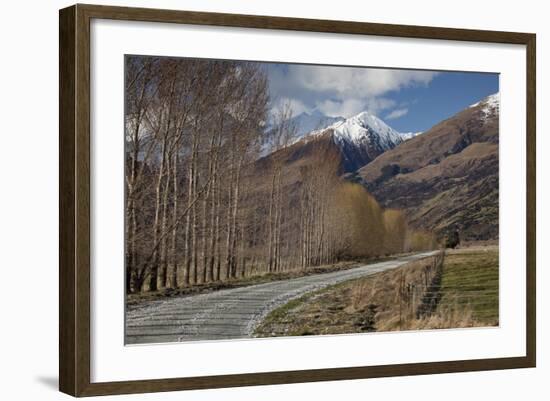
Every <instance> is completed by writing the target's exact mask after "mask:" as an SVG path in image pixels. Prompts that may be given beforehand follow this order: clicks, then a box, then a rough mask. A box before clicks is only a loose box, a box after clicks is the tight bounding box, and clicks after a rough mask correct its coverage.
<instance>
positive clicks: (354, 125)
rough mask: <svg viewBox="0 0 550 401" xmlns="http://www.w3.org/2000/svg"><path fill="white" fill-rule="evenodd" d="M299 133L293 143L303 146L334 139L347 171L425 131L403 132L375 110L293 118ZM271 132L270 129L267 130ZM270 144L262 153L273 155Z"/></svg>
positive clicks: (313, 114)
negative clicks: (341, 115) (373, 112)
mask: <svg viewBox="0 0 550 401" xmlns="http://www.w3.org/2000/svg"><path fill="white" fill-rule="evenodd" d="M292 122H293V123H294V125H295V126H296V128H297V134H296V136H295V137H294V139H293V140H292V142H291V143H290V144H289V146H299V145H300V144H307V143H310V142H312V141H316V140H319V139H320V138H321V137H322V138H330V139H331V141H332V142H333V143H334V144H335V145H336V146H338V148H339V150H340V153H341V154H342V162H343V163H342V165H343V168H344V170H345V172H351V171H355V170H357V169H359V168H361V167H363V166H364V165H366V164H368V163H370V162H371V161H372V160H374V159H375V158H376V157H378V156H379V155H380V154H382V153H384V152H386V151H388V150H390V149H393V148H394V147H396V146H397V145H399V144H400V143H402V142H404V141H406V140H408V139H410V138H413V137H415V136H417V135H419V134H421V132H408V133H405V134H403V133H400V132H398V131H396V130H395V129H393V128H392V127H390V126H389V125H388V124H386V123H385V122H384V121H383V120H382V119H380V118H379V117H377V116H375V115H374V114H372V113H369V112H367V111H363V112H361V113H359V114H357V115H355V116H352V117H349V118H343V117H329V116H326V115H324V114H323V113H322V112H320V111H318V110H315V111H312V112H309V113H308V112H304V113H301V114H299V115H297V116H295V117H293V119H292ZM267 132H268V131H267ZM269 149H270V146H269V143H266V145H264V148H263V151H262V156H265V155H267V154H269Z"/></svg>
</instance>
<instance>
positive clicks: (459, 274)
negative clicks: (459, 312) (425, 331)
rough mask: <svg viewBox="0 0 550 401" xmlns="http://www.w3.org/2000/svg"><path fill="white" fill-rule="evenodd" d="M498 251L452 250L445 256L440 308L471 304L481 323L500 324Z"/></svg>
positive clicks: (473, 312)
mask: <svg viewBox="0 0 550 401" xmlns="http://www.w3.org/2000/svg"><path fill="white" fill-rule="evenodd" d="M498 278H499V276H498V250H494V249H486V250H479V251H475V252H463V251H456V252H451V253H450V254H448V255H447V257H446V259H445V265H444V268H443V277H442V281H441V293H442V298H441V301H440V308H441V307H444V306H446V305H457V306H458V307H469V308H470V309H471V312H472V318H473V320H475V321H478V322H480V323H487V324H498V306H499V300H498V295H499V284H498Z"/></svg>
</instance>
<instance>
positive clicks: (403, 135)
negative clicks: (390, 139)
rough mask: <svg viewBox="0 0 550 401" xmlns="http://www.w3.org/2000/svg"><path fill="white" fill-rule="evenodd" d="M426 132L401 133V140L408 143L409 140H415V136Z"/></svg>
mask: <svg viewBox="0 0 550 401" xmlns="http://www.w3.org/2000/svg"><path fill="white" fill-rule="evenodd" d="M423 133H424V131H418V132H400V135H401V138H403V140H405V141H407V140H409V139H412V138H414V137H415V136H418V135H422V134H423Z"/></svg>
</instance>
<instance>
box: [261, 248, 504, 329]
mask: <svg viewBox="0 0 550 401" xmlns="http://www.w3.org/2000/svg"><path fill="white" fill-rule="evenodd" d="M433 263H434V260H433V258H431V259H424V260H421V261H416V262H413V263H409V264H407V265H405V266H402V267H400V268H397V269H394V270H390V271H387V272H383V273H379V274H376V275H374V276H370V277H366V278H363V279H359V280H354V281H351V282H346V283H342V284H339V285H336V286H333V287H329V288H326V289H324V290H320V291H317V292H315V293H312V294H308V295H306V296H304V297H302V298H299V299H297V300H294V301H292V302H290V303H289V304H287V305H285V306H283V307H281V308H278V309H276V310H275V311H273V312H272V313H271V314H270V315H268V317H267V318H266V320H265V321H264V322H263V323H262V325H261V326H260V327H259V328H258V329H257V331H256V335H258V336H285V335H291V336H297V335H312V334H343V333H357V332H365V331H397V330H423V329H444V328H465V327H484V326H495V325H498V249H497V248H494V247H484V248H482V247H475V248H467V249H457V250H453V251H449V253H448V254H447V255H446V256H445V260H444V262H443V269H442V274H441V275H440V276H439V279H437V278H436V277H435V274H434V272H433V271H432V273H431V275H430V276H429V277H428V278H429V282H428V288H427V287H426V279H427V276H426V267H427V266H431V265H432V264H433ZM438 280H439V281H438ZM434 282H435V284H437V285H435V286H434ZM404 284H405V285H404ZM407 287H408V288H411V287H412V288H417V294H416V296H415V297H412V296H411V295H412V294H411V293H407V291H403V289H404V288H405V289H406V288H407ZM427 294H434V295H435V296H436V297H437V298H436V299H437V302H436V304H435V305H434V306H433V307H432V308H428V309H423V307H425V305H426V300H427V298H426V296H427ZM423 310H424V311H425V312H424V313H419V311H423Z"/></svg>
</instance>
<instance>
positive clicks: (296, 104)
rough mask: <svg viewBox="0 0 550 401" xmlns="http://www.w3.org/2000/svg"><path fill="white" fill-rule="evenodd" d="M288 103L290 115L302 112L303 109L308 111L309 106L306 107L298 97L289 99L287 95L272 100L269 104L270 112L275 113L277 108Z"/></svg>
mask: <svg viewBox="0 0 550 401" xmlns="http://www.w3.org/2000/svg"><path fill="white" fill-rule="evenodd" d="M287 104H288V105H290V109H291V110H292V116H293V117H294V116H297V115H298V114H301V113H303V112H304V111H307V112H309V111H310V108H308V107H307V106H306V105H305V104H304V103H303V102H302V101H300V100H298V99H289V98H287V97H280V98H278V99H277V100H276V101H274V102H273V104H272V106H271V114H275V113H276V112H277V110H280V108H281V107H283V105H287Z"/></svg>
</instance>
